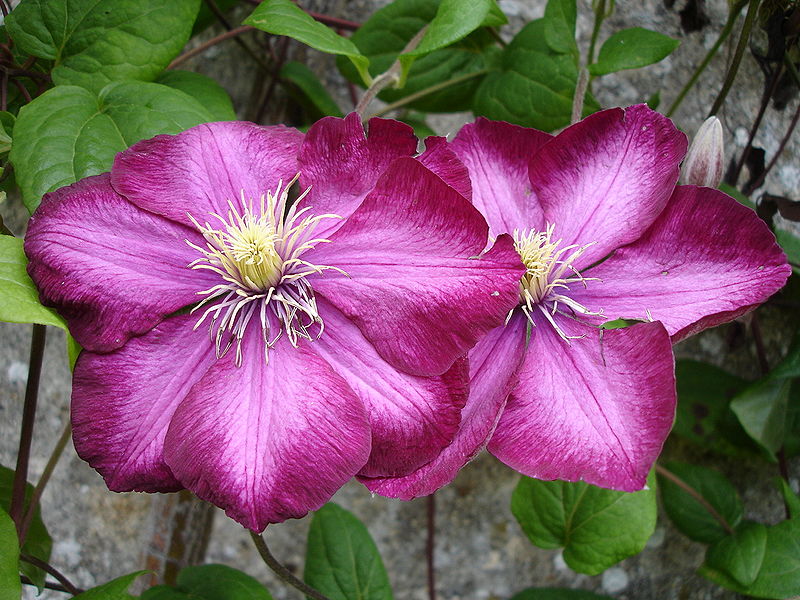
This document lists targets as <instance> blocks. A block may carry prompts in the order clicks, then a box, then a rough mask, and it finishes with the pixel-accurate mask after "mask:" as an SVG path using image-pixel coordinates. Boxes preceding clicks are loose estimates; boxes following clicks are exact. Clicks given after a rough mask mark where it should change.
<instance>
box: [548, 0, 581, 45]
mask: <svg viewBox="0 0 800 600" xmlns="http://www.w3.org/2000/svg"><path fill="white" fill-rule="evenodd" d="M544 16H545V29H544V38H545V41H546V42H547V45H548V46H550V48H551V49H552V50H553V51H555V52H557V53H559V54H571V55H572V56H573V60H577V58H578V45H577V44H576V43H575V23H576V22H577V19H578V8H577V6H576V2H575V0H549V1H548V3H547V6H546V7H545V9H544Z"/></svg>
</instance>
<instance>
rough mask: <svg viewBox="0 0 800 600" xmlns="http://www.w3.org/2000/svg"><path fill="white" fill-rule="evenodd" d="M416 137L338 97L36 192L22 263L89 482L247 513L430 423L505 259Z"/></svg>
mask: <svg viewBox="0 0 800 600" xmlns="http://www.w3.org/2000/svg"><path fill="white" fill-rule="evenodd" d="M434 145H435V144H434ZM415 152H416V140H415V138H414V137H413V134H412V133H411V130H410V128H408V127H407V126H405V125H402V124H400V123H396V122H393V121H386V120H373V121H371V123H370V136H369V138H367V137H365V134H364V130H363V128H362V127H361V124H360V121H359V120H358V117H357V116H355V115H351V116H350V117H348V118H347V119H346V120H341V119H327V120H325V121H323V122H321V123H319V124H318V125H316V126H315V127H312V129H311V130H310V131H309V133H308V134H307V136H306V137H305V139H304V138H303V135H302V134H300V133H299V132H297V131H295V130H293V129H290V128H285V127H281V126H277V127H259V126H256V125H252V124H248V123H211V124H206V125H199V126H197V127H195V128H193V129H190V130H188V131H186V132H184V133H181V134H179V135H176V136H166V135H163V136H157V137H155V138H153V139H151V140H146V141H143V142H140V143H138V144H136V145H134V146H133V147H132V148H130V149H129V150H127V151H125V152H122V153H121V154H119V155H118V156H117V158H116V160H115V162H114V165H113V168H112V170H111V172H110V173H106V174H103V175H98V176H95V177H88V178H86V179H83V180H81V181H79V182H77V183H76V184H74V185H71V186H69V187H65V188H61V189H59V190H57V191H55V192H52V193H50V194H47V195H46V196H45V197H44V198H43V200H42V204H41V206H40V208H39V209H38V210H37V212H36V213H35V214H34V216H33V217H32V218H31V221H30V224H29V229H28V234H27V237H26V242H25V251H26V253H27V255H28V257H29V260H30V263H29V273H30V274H31V277H32V278H33V280H34V281H35V282H36V284H37V286H38V287H39V290H40V293H41V298H42V301H43V302H44V303H46V304H48V305H50V306H54V307H56V308H57V309H58V310H59V311H60V312H61V314H63V315H64V316H65V318H66V319H67V321H68V323H69V326H70V330H71V332H72V333H73V335H74V336H75V338H76V339H77V341H78V342H79V343H80V344H81V345H82V346H83V347H84V349H85V350H84V352H82V353H81V355H80V357H79V358H78V361H77V363H76V365H75V371H74V380H73V393H72V423H73V428H74V440H75V447H76V449H77V451H78V453H79V454H80V456H81V457H82V458H83V459H85V460H86V461H88V462H89V464H90V465H91V466H93V467H94V468H95V469H97V470H98V471H99V472H100V474H101V475H102V476H103V477H104V479H105V481H106V483H107V485H108V487H109V488H110V489H111V490H114V491H128V490H138V491H147V492H159V491H174V490H178V489H181V488H188V489H190V490H192V491H193V492H195V493H196V494H197V495H198V496H200V497H201V498H204V499H206V500H209V501H211V502H213V503H214V504H216V505H218V506H220V507H222V508H224V509H225V511H226V512H227V513H228V515H230V516H231V517H232V518H234V519H236V520H237V521H239V522H240V523H242V524H243V525H244V526H245V527H248V528H250V529H252V530H257V531H260V530H263V529H264V527H265V526H266V525H267V524H268V523H274V522H279V521H283V520H285V519H287V518H291V517H300V516H302V515H304V514H305V513H306V512H308V511H309V510H313V509H316V508H318V507H319V506H321V505H322V504H323V503H324V502H325V501H327V500H328V499H329V498H330V496H331V495H332V494H333V493H334V492H335V491H336V490H337V489H338V488H339V487H340V486H341V485H343V484H344V483H345V482H346V481H347V480H349V479H350V478H352V477H353V476H354V475H356V474H359V473H360V474H363V475H369V476H388V475H391V476H401V475H404V474H407V473H409V472H411V471H413V470H415V469H417V468H419V467H420V466H421V465H424V464H425V463H427V462H429V461H431V460H432V459H433V458H435V457H436V456H437V455H438V454H439V453H441V451H442V449H443V448H445V447H447V446H448V445H449V444H450V442H451V440H452V438H453V436H454V435H455V433H456V431H457V429H458V425H459V421H460V413H461V409H462V407H463V405H464V403H465V401H466V390H467V387H466V386H467V371H466V361H465V360H464V359H463V358H460V357H461V356H463V355H464V354H465V353H466V352H467V351H468V350H469V348H470V347H472V346H473V345H474V344H475V343H476V341H477V340H478V339H479V337H481V336H482V335H483V334H485V333H486V332H487V331H489V330H491V329H493V328H495V327H497V326H498V325H499V324H500V323H502V322H503V319H504V317H505V314H506V313H507V312H508V311H509V310H510V309H511V308H512V307H513V306H514V304H515V303H516V294H517V292H516V288H517V286H518V284H519V278H520V276H521V274H522V273H523V272H524V267H523V265H522V264H521V263H520V260H519V256H518V255H517V253H516V251H515V250H514V245H513V240H512V239H511V237H510V236H501V237H499V238H498V239H497V241H496V243H495V244H494V246H493V247H492V248H491V249H489V250H488V251H486V252H484V250H485V247H486V242H487V240H488V227H487V225H486V222H485V220H484V219H483V217H482V216H481V215H480V214H479V213H478V211H477V210H476V209H475V208H473V207H472V206H471V205H470V204H469V202H468V201H467V200H465V198H464V197H463V195H462V193H461V192H459V191H458V189H457V188H458V187H459V186H463V185H464V184H467V185H468V177H467V174H466V170H465V169H464V167H463V165H460V163H459V161H458V160H457V159H455V157H454V155H453V154H452V152H451V151H450V150H449V149H447V148H446V147H445V144H444V142H443V141H442V143H440V144H439V149H438V150H431V151H429V152H426V153H425V154H424V155H422V156H419V157H414V156H413V155H414V154H415ZM426 165H427V166H426ZM434 171H436V172H438V173H440V174H441V177H440V176H439V175H437V174H435V173H434ZM298 172H300V173H301V176H300V186H299V187H300V189H301V190H302V193H301V195H300V198H299V199H298V201H297V202H295V203H291V202H290V201H289V187H290V185H291V183H292V182H293V181H294V178H295V177H296V174H297V173H298ZM454 186H455V187H454Z"/></svg>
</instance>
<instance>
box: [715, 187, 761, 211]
mask: <svg viewBox="0 0 800 600" xmlns="http://www.w3.org/2000/svg"><path fill="white" fill-rule="evenodd" d="M719 190H720V191H721V192H725V193H726V194H728V196H730V197H731V198H733V199H734V200H736V201H737V202H738V203H739V204H743V205H744V206H746V207H747V208H751V209H753V210H755V209H756V205H755V204H753V201H752V200H750V198H748V197H747V196H745V195H744V194H743V193H742V192H740V191H739V190H738V189H737V188H735V187H733V186H732V185H730V184H727V183H725V182H724V181H723V182H722V183H720V184H719Z"/></svg>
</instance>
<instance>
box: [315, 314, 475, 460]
mask: <svg viewBox="0 0 800 600" xmlns="http://www.w3.org/2000/svg"><path fill="white" fill-rule="evenodd" d="M318 303H319V312H320V316H321V317H322V319H323V321H324V323H325V331H324V333H323V335H322V336H321V337H320V338H319V339H318V340H317V341H315V342H314V345H313V348H314V351H315V352H316V353H317V354H319V355H320V356H321V357H322V358H323V359H325V360H326V361H327V362H328V364H330V365H331V367H333V370H334V371H336V372H337V373H338V374H339V375H341V376H342V377H343V378H344V380H345V381H346V382H347V383H348V384H349V385H350V387H351V388H352V389H353V391H355V393H356V394H357V395H358V397H359V398H361V400H362V402H363V403H364V405H365V406H366V407H367V413H368V414H369V420H370V426H371V429H372V454H371V455H370V458H369V461H368V462H367V464H366V465H364V468H362V469H361V471H360V474H362V475H405V474H407V473H410V472H411V471H413V470H414V469H416V468H418V467H419V466H420V465H422V464H424V463H426V462H428V461H430V460H431V459H433V458H434V457H435V456H436V455H437V454H439V453H440V452H441V451H442V448H444V447H445V446H447V445H448V444H450V443H451V442H452V441H453V437H454V436H455V434H456V431H457V430H458V423H459V420H460V418H461V409H462V407H463V406H464V403H465V402H466V401H467V388H468V385H469V379H468V377H469V374H468V371H467V363H466V360H460V361H456V363H455V364H454V365H453V367H451V368H450V370H449V371H447V372H446V373H444V375H440V376H438V377H416V376H414V375H408V374H407V373H402V372H400V371H398V370H397V369H395V368H394V367H392V366H391V365H389V364H387V363H386V362H385V361H384V360H383V359H382V358H381V357H380V356H379V355H378V353H377V352H376V351H375V348H373V347H372V344H370V343H369V342H368V341H367V340H366V339H365V338H364V336H363V334H362V333H361V332H360V331H359V329H358V327H356V326H355V325H354V324H353V323H351V322H350V320H349V319H347V317H345V316H344V315H343V314H342V313H340V312H339V311H338V310H336V308H335V307H334V306H333V305H331V304H330V303H329V302H328V301H327V300H325V299H324V298H318Z"/></svg>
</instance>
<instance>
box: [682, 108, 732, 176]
mask: <svg viewBox="0 0 800 600" xmlns="http://www.w3.org/2000/svg"><path fill="white" fill-rule="evenodd" d="M724 162H725V156H724V150H723V147H722V123H720V120H719V119H718V118H717V117H709V118H708V119H706V120H705V122H704V123H703V124H702V125H701V126H700V129H698V130H697V134H696V135H695V136H694V140H693V141H692V145H691V146H689V152H687V153H686V159H685V160H684V161H683V165H682V166H681V177H680V183H682V184H689V185H704V186H706V187H712V188H715V187H717V186H718V185H719V182H720V181H722V170H723V163H724Z"/></svg>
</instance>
